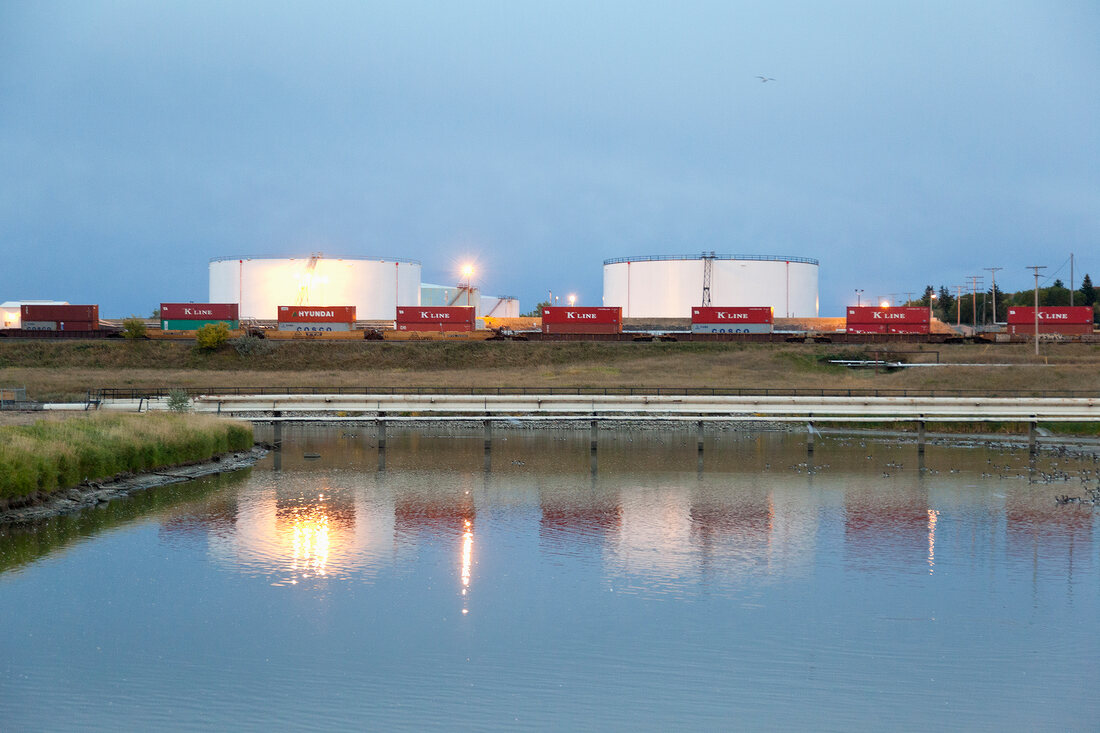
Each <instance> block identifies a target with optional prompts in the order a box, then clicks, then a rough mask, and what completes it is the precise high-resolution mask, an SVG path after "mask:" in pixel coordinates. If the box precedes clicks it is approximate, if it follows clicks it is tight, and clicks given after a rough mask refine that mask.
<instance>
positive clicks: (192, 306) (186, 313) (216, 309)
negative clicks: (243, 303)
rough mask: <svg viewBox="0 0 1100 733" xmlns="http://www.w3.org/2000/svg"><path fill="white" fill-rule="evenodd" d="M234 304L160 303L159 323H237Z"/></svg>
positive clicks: (238, 317) (236, 307)
mask: <svg viewBox="0 0 1100 733" xmlns="http://www.w3.org/2000/svg"><path fill="white" fill-rule="evenodd" d="M239 312H240V308H239V307H238V306H237V304H236V303H161V304H160V320H161V321H204V322H213V323H216V322H218V321H234V322H236V321H239V320H240V316H239V315H238V314H239Z"/></svg>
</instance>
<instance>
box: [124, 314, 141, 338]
mask: <svg viewBox="0 0 1100 733" xmlns="http://www.w3.org/2000/svg"><path fill="white" fill-rule="evenodd" d="M122 335H123V336H125V337H126V338H128V339H141V338H145V321H143V320H142V319H140V318H138V317H137V316H130V317H129V318H127V319H126V320H124V321H123V322H122Z"/></svg>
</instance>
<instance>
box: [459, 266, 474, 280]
mask: <svg viewBox="0 0 1100 733" xmlns="http://www.w3.org/2000/svg"><path fill="white" fill-rule="evenodd" d="M473 275H474V266H473V265H463V266H462V277H464V278H466V279H467V280H469V279H470V278H471V277H473Z"/></svg>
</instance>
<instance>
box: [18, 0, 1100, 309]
mask: <svg viewBox="0 0 1100 733" xmlns="http://www.w3.org/2000/svg"><path fill="white" fill-rule="evenodd" d="M1098 72H1100V4H1098V3H1095V2H1092V1H1084V2H1057V3H1054V2H1049V1H1047V2H1012V1H1011V0H1009V1H1006V2H935V1H933V2H881V1H875V2H835V3H833V2H769V3H738V2H732V1H726V2H675V3H673V2H662V3H657V2H639V1H637V0H633V1H631V2H612V1H608V2H597V3H593V2H566V1H557V2H552V3H535V2H516V1H514V0H513V1H511V2H462V3H443V2H438V3H428V2H409V1H403V2H393V3H368V2H354V3H341V2H323V3H306V2H300V3H297V2H254V3H253V2H228V3H227V2H224V1H223V2H186V3H183V2H181V3H149V2H144V1H142V2H126V1H118V2H96V1H95V0H82V1H78V2H29V1H27V2H20V1H14V0H13V1H9V2H5V3H2V4H0V171H2V174H0V242H2V249H3V258H2V262H3V265H2V266H0V300H7V299H18V298H60V299H64V300H68V301H71V302H93V303H95V302H98V303H100V304H101V306H102V312H103V313H104V314H105V315H124V314H128V313H131V312H134V313H148V312H150V311H151V310H152V309H153V307H154V306H156V305H157V304H158V303H160V302H161V301H175V300H203V299H205V298H206V295H207V261H208V260H209V258H211V257H218V256H228V255H241V254H252V255H260V254H270V255H308V254H309V253H310V252H316V251H322V252H325V253H326V254H332V255H340V254H344V255H363V256H379V257H407V258H413V259H417V260H420V261H421V262H423V279H424V280H425V281H427V282H441V283H449V282H454V281H456V280H457V279H458V272H457V270H458V267H459V265H460V263H461V262H462V261H464V260H465V259H467V258H472V259H475V260H476V261H477V262H478V272H479V276H478V278H477V280H479V281H480V284H481V285H482V286H483V287H484V289H485V290H486V291H487V292H490V293H495V294H512V295H518V296H519V297H520V299H521V303H522V306H523V307H524V309H527V308H529V307H531V306H532V305H533V304H534V302H535V301H536V300H538V299H539V298H541V297H544V296H545V294H546V292H547V290H549V289H553V290H554V291H556V292H563V293H564V292H569V291H573V292H577V293H578V294H579V295H580V302H581V303H584V304H590V305H597V304H599V301H600V295H601V291H602V262H603V260H604V259H605V258H608V257H620V256H628V255H646V254H676V253H697V252H700V251H703V250H714V251H717V252H720V253H745V254H777V255H783V254H789V255H796V256H802V257H814V258H817V259H819V260H820V261H821V281H820V293H821V311H822V315H840V314H842V312H843V311H842V309H843V307H844V306H845V305H846V304H848V302H849V301H850V300H852V299H853V298H854V297H855V296H854V289H856V288H861V289H864V290H865V292H866V293H867V294H868V295H870V294H875V295H880V294H889V293H904V292H907V291H919V290H920V289H921V288H922V287H923V285H924V284H925V283H934V284H935V285H937V286H938V285H940V284H946V285H949V286H952V285H955V284H961V283H963V282H966V281H967V276H969V275H983V274H984V275H987V276H988V273H985V272H983V270H982V268H985V267H994V266H997V267H1003V268H1005V269H1004V270H1002V271H1001V272H998V273H997V276H998V277H997V281H998V284H999V285H1001V286H1002V287H1003V288H1005V289H1021V288H1026V287H1028V286H1030V284H1031V278H1030V271H1028V270H1026V269H1025V266H1026V265H1034V264H1039V265H1048V270H1047V273H1049V274H1055V273H1056V274H1057V275H1058V276H1060V277H1062V279H1064V280H1066V281H1067V282H1068V279H1069V271H1068V266H1065V265H1064V263H1065V261H1066V260H1067V259H1068V257H1069V253H1070V252H1074V253H1075V254H1076V257H1077V279H1078V280H1079V279H1080V276H1081V274H1082V273H1084V272H1086V271H1087V272H1091V274H1092V275H1093V277H1094V278H1097V277H1100V254H1098V253H1100V248H1098V247H1097V244H1098V243H1100V73H1098ZM758 74H764V75H767V76H770V77H774V78H775V81H774V82H768V83H766V84H762V83H761V82H760V81H759V80H758V79H757V78H756V76H757V75H758ZM1059 268H1062V269H1061V270H1059ZM986 283H987V284H988V279H987V280H986ZM865 297H866V296H865Z"/></svg>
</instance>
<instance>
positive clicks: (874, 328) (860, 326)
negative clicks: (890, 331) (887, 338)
mask: <svg viewBox="0 0 1100 733" xmlns="http://www.w3.org/2000/svg"><path fill="white" fill-rule="evenodd" d="M886 328H887V327H886V324H885V323H849V324H848V326H847V328H846V329H845V330H846V331H847V332H848V333H886Z"/></svg>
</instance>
